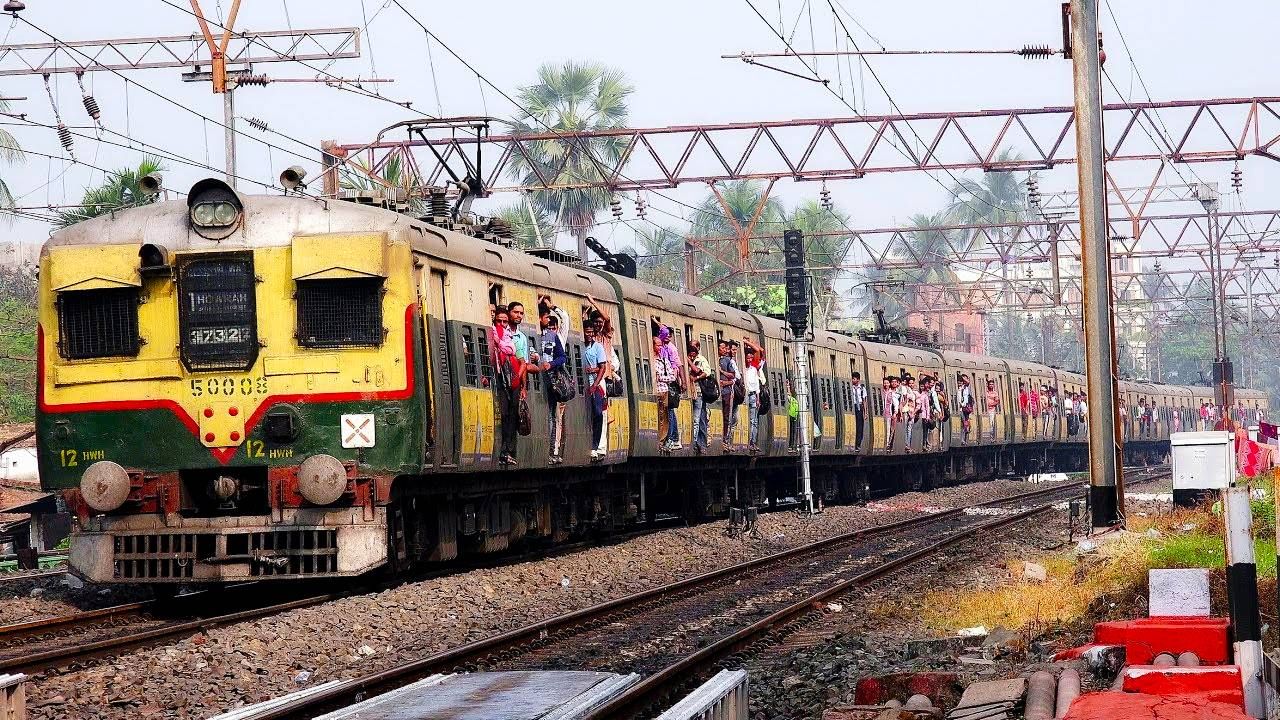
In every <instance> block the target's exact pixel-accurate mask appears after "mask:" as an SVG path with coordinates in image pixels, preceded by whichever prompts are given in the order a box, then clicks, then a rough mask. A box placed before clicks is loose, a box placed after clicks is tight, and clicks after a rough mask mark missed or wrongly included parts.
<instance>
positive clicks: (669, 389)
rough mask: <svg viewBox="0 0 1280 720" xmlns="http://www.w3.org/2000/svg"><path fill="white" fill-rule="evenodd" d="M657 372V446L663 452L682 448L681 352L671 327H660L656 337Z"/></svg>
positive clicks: (655, 367)
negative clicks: (679, 416) (679, 409)
mask: <svg viewBox="0 0 1280 720" xmlns="http://www.w3.org/2000/svg"><path fill="white" fill-rule="evenodd" d="M654 374H655V376H656V377H655V380H656V381H657V382H656V388H655V389H656V390H657V393H658V397H657V401H658V449H659V450H660V451H662V452H671V451H672V450H681V449H683V448H684V446H683V445H681V444H680V426H679V424H678V421H677V419H676V406H677V405H679V404H680V394H681V391H682V388H681V387H680V356H679V355H678V354H677V353H676V349H675V347H674V346H672V344H671V328H669V327H667V326H666V325H660V326H659V327H658V335H657V337H655V338H654Z"/></svg>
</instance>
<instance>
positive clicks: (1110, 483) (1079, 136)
mask: <svg viewBox="0 0 1280 720" xmlns="http://www.w3.org/2000/svg"><path fill="white" fill-rule="evenodd" d="M1070 16H1071V25H1070V35H1071V58H1072V76H1073V80H1074V86H1075V126H1076V152H1077V153H1078V156H1079V157H1078V162H1077V165H1076V167H1077V170H1078V172H1079V178H1080V196H1079V197H1080V230H1081V238H1080V245H1081V267H1082V272H1081V273H1080V274H1081V275H1082V276H1083V280H1084V283H1083V291H1084V292H1083V295H1084V298H1083V300H1084V308H1083V309H1084V341H1085V353H1084V355H1085V375H1086V380H1085V383H1086V389H1087V392H1088V398H1089V503H1090V507H1091V513H1092V522H1093V525H1092V527H1093V529H1094V531H1101V530H1106V529H1108V528H1112V527H1115V526H1116V525H1118V524H1120V512H1121V511H1122V498H1123V497H1124V495H1123V488H1124V480H1123V477H1122V476H1121V472H1122V469H1123V467H1124V466H1123V464H1122V463H1121V460H1120V457H1121V452H1122V448H1121V445H1120V438H1119V436H1118V435H1117V434H1116V426H1117V425H1118V424H1119V418H1118V417H1117V415H1118V412H1119V410H1118V408H1117V407H1116V396H1117V395H1118V392H1117V387H1116V367H1115V361H1116V358H1115V324H1114V319H1113V317H1112V312H1111V247H1110V241H1109V239H1108V234H1107V188H1106V185H1105V182H1106V180H1105V173H1106V168H1105V165H1104V159H1103V151H1102V72H1101V71H1102V63H1101V58H1100V57H1099V56H1100V51H1101V47H1099V46H1100V42H1099V37H1098V1H1097V0H1071V3H1070Z"/></svg>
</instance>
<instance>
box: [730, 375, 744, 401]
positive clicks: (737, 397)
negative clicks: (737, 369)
mask: <svg viewBox="0 0 1280 720" xmlns="http://www.w3.org/2000/svg"><path fill="white" fill-rule="evenodd" d="M746 399H747V383H746V382H745V381H744V380H743V379H742V373H738V377H737V378H735V379H734V381H733V406H734V407H735V408H736V407H738V406H739V405H741V404H742V403H743V402H744V401H745V400H746Z"/></svg>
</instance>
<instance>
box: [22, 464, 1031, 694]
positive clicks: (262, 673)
mask: <svg viewBox="0 0 1280 720" xmlns="http://www.w3.org/2000/svg"><path fill="white" fill-rule="evenodd" d="M1031 489H1035V486H1028V485H1027V484H1025V483H1022V482H1017V481H994V482H987V483H975V484H970V485H965V486H960V487H954V488H944V489H940V490H936V491H934V492H930V493H908V494H905V495H899V496H895V497H892V498H888V499H886V500H884V501H880V502H876V503H872V504H871V505H869V506H868V507H865V508H863V507H832V508H828V509H827V511H826V513H824V514H823V515H821V516H819V517H817V518H814V519H809V518H802V517H799V516H797V515H795V514H792V513H786V512H779V513H771V514H766V515H762V516H761V518H760V523H759V529H760V538H758V539H746V540H740V539H735V538H730V537H727V536H726V535H725V534H724V531H723V524H722V523H708V524H704V525H700V526H697V527H692V528H680V529H674V530H664V531H660V532H655V533H652V534H649V535H645V536H642V537H639V538H635V539H632V540H629V541H627V542H624V543H620V544H617V545H613V546H606V547H597V548H591V549H587V550H583V551H580V552H575V553H570V554H566V555H562V556H558V557H551V558H546V559H542V560H537V561H532V562H522V563H518V564H511V565H506V566H501V567H497V568H490V569H481V570H473V571H469V572H464V573H458V574H454V575H450V576H445V577H440V578H435V579H432V580H426V581H421V582H414V583H406V584H404V585H401V586H399V587H397V588H394V589H391V590H386V591H384V592H379V593H375V594H369V595H362V596H359V597H353V598H347V599H343V600H337V601H334V602H330V603H326V604H324V605H320V606H315V607H310V608H305V609H300V610H296V611H291V612H287V613H282V614H280V615H276V616H272V617H270V618H266V619H262V620H258V621H254V622H248V623H242V624H239V625H235V626H231V627H225V628H217V629H214V630H212V631H210V632H209V633H207V634H200V635H196V636H194V637H191V638H187V639H184V640H182V641H179V642H177V643H174V644H171V645H168V646H164V647H157V648H152V649H148V650H141V651H138V652H134V653H131V654H128V655H125V656H122V657H118V658H112V659H110V660H109V661H101V662H96V663H93V664H91V665H89V666H88V667H84V668H73V669H70V670H67V671H53V672H51V673H49V674H47V675H44V676H39V677H37V678H35V679H34V680H33V681H32V682H31V683H29V685H28V692H27V698H28V701H27V702H28V706H29V708H30V709H31V717H32V718H33V719H38V718H67V717H75V718H139V717H142V718H152V717H157V718H160V717H163V718H196V717H206V716H208V715H211V714H215V713H217V712H223V711H226V710H228V709H231V708H234V707H238V706H240V705H243V704H247V703H251V702H257V701H260V700H264V699H267V698H270V697H274V696H277V695H280V694H283V693H286V692H290V691H292V690H296V689H298V688H300V687H303V686H304V685H312V684H317V683H322V682H326V681H329V680H333V679H339V678H348V677H353V676H357V675H363V674H367V673H371V672H375V671H378V670H382V669H385V668H387V667H390V666H392V665H395V664H397V663H400V662H404V661H407V660H410V659H414V658H418V657H421V656H422V655H424V654H429V653H433V652H438V651H441V650H444V649H447V648H449V647H454V646H457V645H459V644H461V643H464V642H467V641H471V640H476V639H479V638H482V637H485V636H488V635H492V634H494V633H496V632H500V631H504V630H508V629H511V628H514V627H518V626H521V625H525V624H528V623H530V622H533V621H536V620H540V619H545V618H548V617H552V616H554V615H558V614H560V613H564V612H567V611H570V610H575V609H578V608H582V607H586V606H588V605H592V604H596V603H599V602H603V601H605V600H609V599H612V598H616V597H620V596H623V595H626V594H629V593H634V592H637V591H640V590H643V589H646V588H650V587H653V586H656V585H660V584H664V583H668V582H672V581H675V580H678V579H681V578H683V577H688V576H689V575H692V574H696V573H700V572H705V571H708V570H711V569H714V568H717V567H723V566H726V565H730V564H734V563H738V562H742V561H745V560H748V559H751V558H754V557H758V556H761V555H765V554H769V553H773V552H777V551H779V550H782V549H785V548H787V547H793V546H795V545H798V544H803V543H806V542H811V541H814V540H817V539H820V538H823V537H829V536H831V535H835V534H838V533H843V532H849V531H852V530H856V529H859V528H865V527H869V526H873V525H879V524H884V523H888V522H893V521H896V520H901V519H905V518H908V517H912V516H914V515H916V514H918V513H919V512H921V511H922V510H925V511H927V510H928V509H931V508H947V507H954V506H958V505H965V504H970V503H973V502H979V501H983V500H990V499H996V498H998V497H1003V496H1008V495H1011V494H1016V493H1020V492H1026V491H1028V490H1031ZM895 587H896V581H895ZM873 655H874V653H873ZM300 673H309V675H307V676H305V677H306V679H305V680H304V681H302V682H295V678H297V677H304V676H303V675H300ZM753 683H754V679H753Z"/></svg>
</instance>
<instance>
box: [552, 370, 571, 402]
mask: <svg viewBox="0 0 1280 720" xmlns="http://www.w3.org/2000/svg"><path fill="white" fill-rule="evenodd" d="M551 394H552V396H554V398H555V401H556V402H569V401H570V400H572V399H573V398H574V396H575V395H577V394H578V389H577V388H576V387H574V382H573V380H572V379H570V378H569V373H567V372H564V371H555V372H552V373H551Z"/></svg>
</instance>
